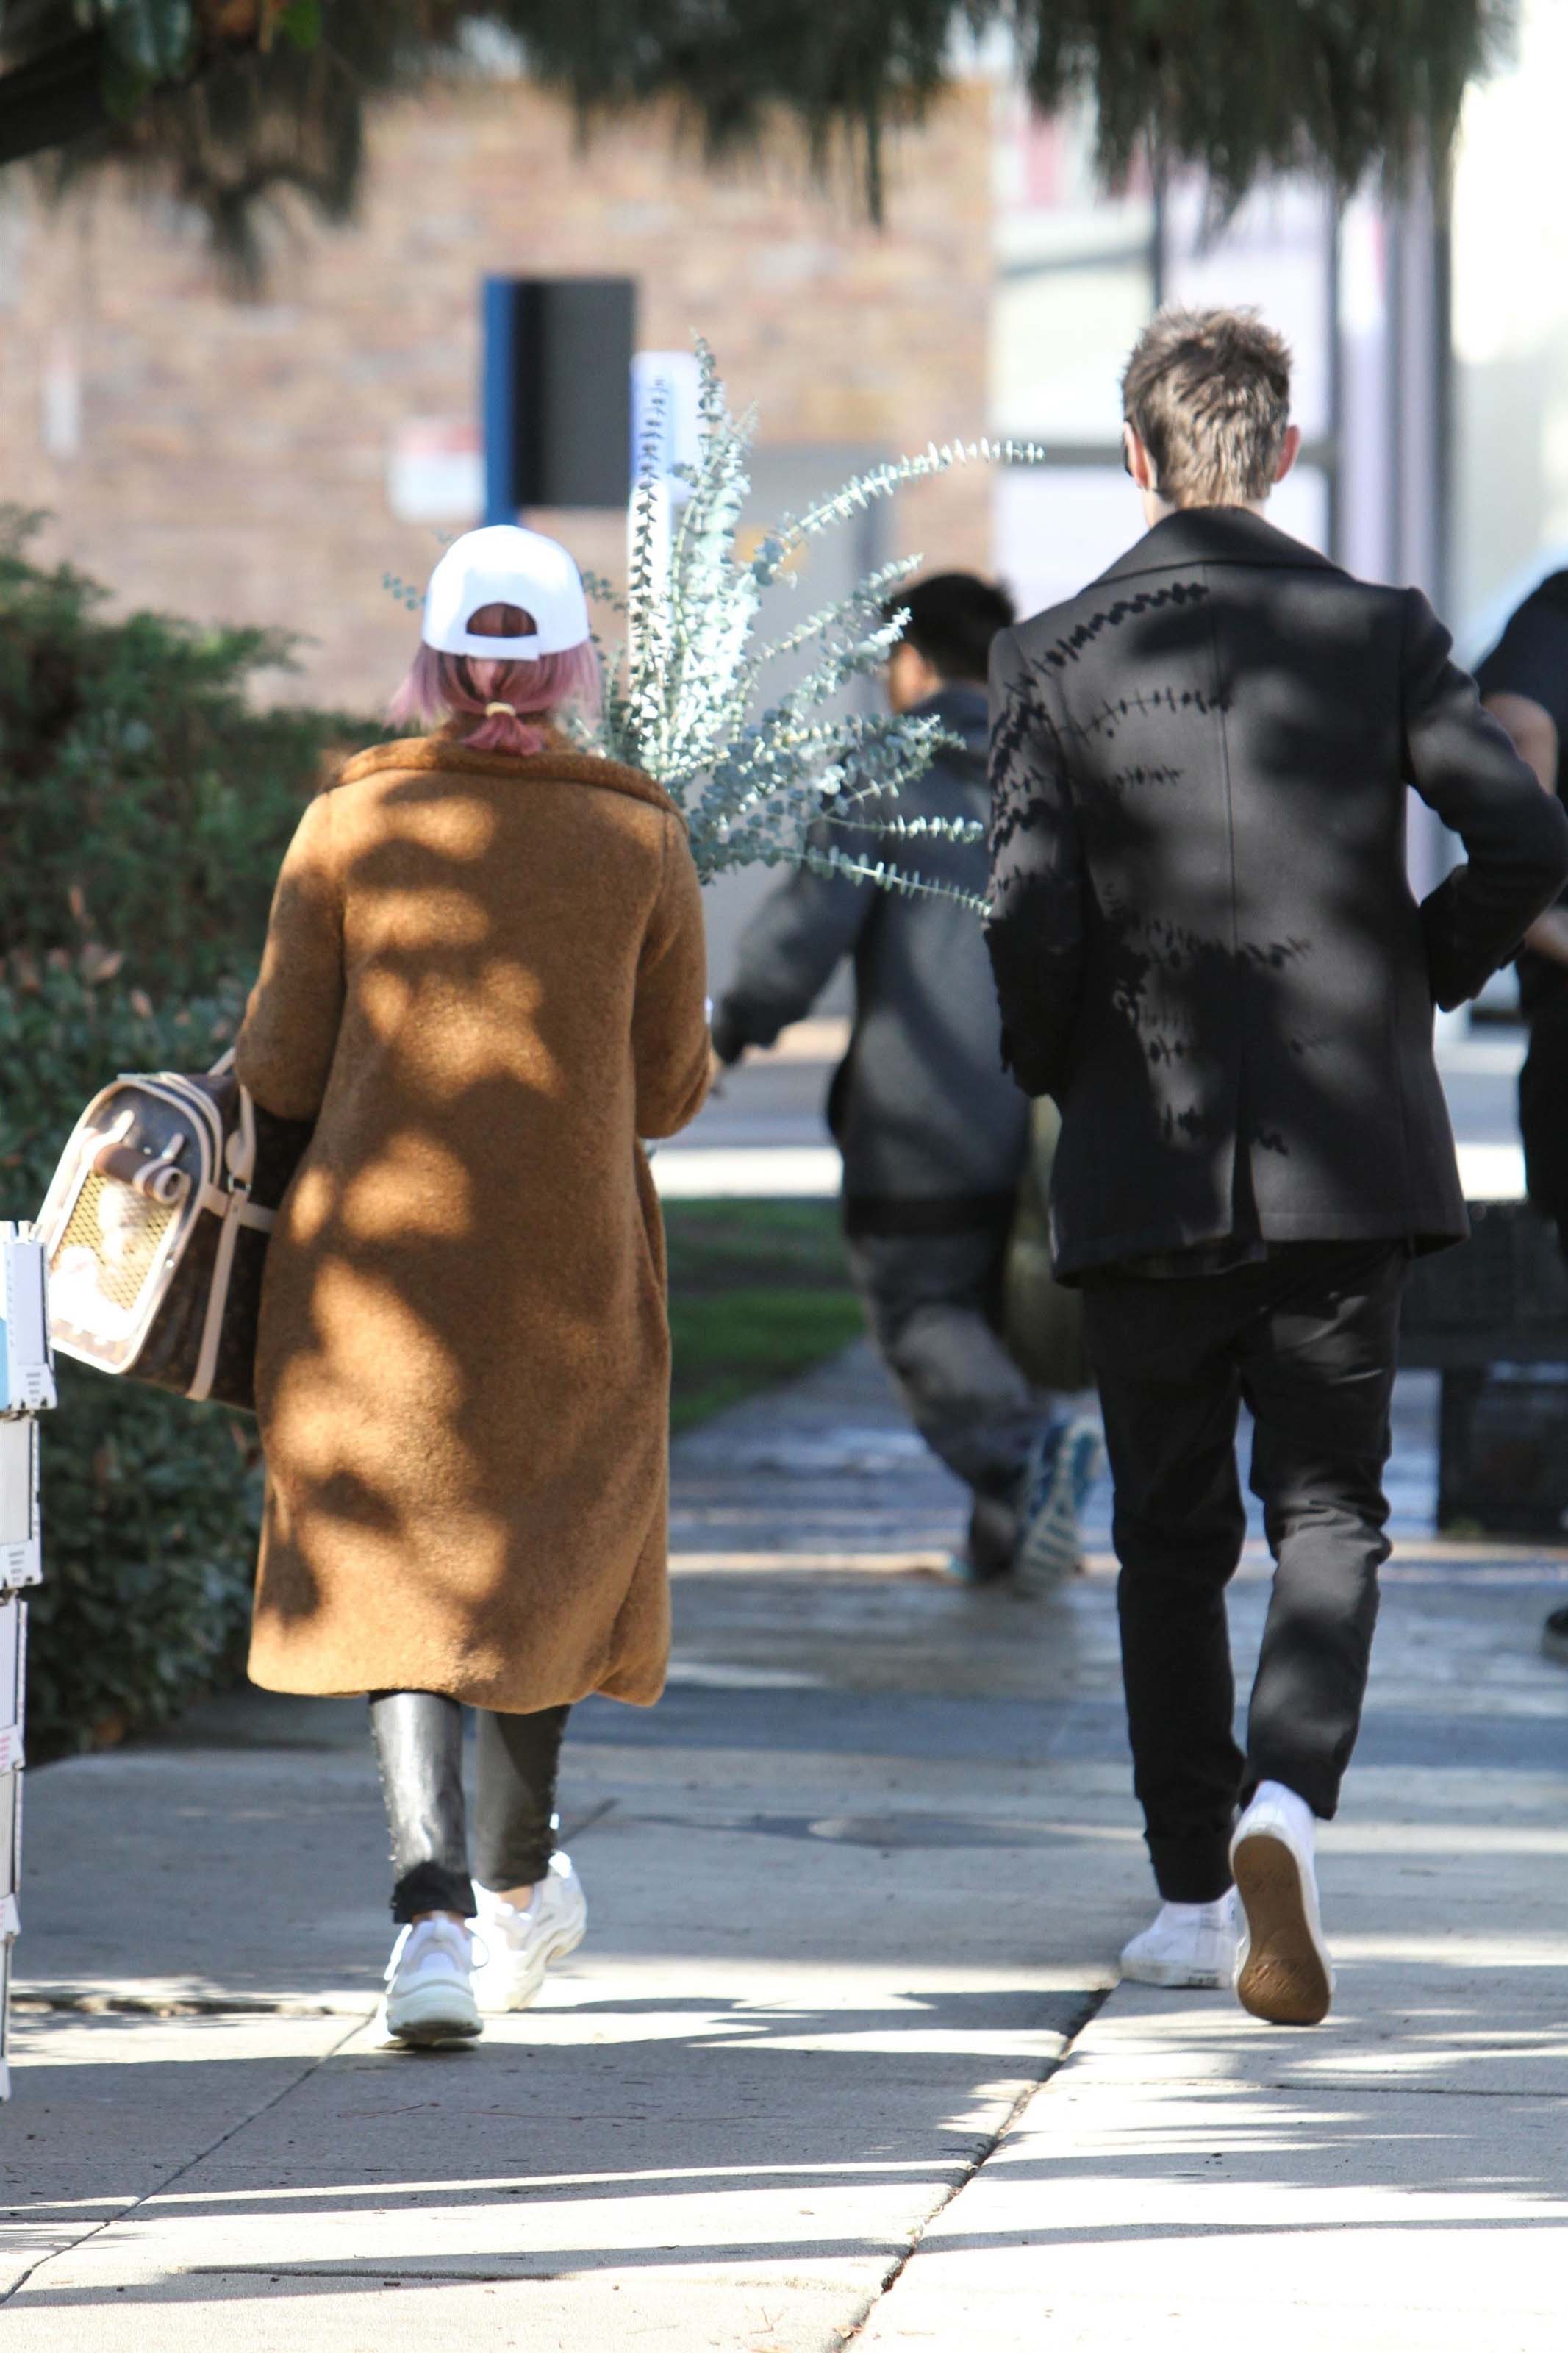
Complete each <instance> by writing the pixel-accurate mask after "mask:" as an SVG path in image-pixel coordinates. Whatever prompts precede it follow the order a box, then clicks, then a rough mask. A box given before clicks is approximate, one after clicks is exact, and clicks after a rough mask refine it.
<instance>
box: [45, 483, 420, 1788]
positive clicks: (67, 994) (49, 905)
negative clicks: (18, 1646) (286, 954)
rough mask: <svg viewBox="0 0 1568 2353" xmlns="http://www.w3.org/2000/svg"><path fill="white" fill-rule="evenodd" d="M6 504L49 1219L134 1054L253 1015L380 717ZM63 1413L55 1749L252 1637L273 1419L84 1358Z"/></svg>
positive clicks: (51, 1749) (49, 1564)
mask: <svg viewBox="0 0 1568 2353" xmlns="http://www.w3.org/2000/svg"><path fill="white" fill-rule="evenodd" d="M34 520H35V519H33V518H28V517H26V516H22V515H19V514H17V513H16V512H15V511H10V512H5V511H0V827H3V828H4V831H5V839H6V845H7V852H8V854H7V856H6V858H5V860H3V861H0V1215H4V1216H7V1217H27V1216H31V1215H32V1214H33V1213H34V1212H35V1211H36V1209H37V1206H38V1204H39V1202H40V1201H41V1200H42V1198H43V1194H44V1190H45V1187H46V1186H47V1181H48V1178H49V1176H51V1174H52V1173H53V1170H54V1166H55V1163H56V1160H57V1158H58V1154H59V1151H60V1148H61V1146H62V1145H63V1144H64V1142H65V1139H66V1137H67V1135H68V1134H69V1132H70V1129H71V1127H72V1126H73V1125H74V1124H75V1122H76V1120H77V1118H78V1116H79V1113H81V1111H82V1110H83V1108H84V1107H85V1105H86V1104H87V1103H88V1102H89V1098H90V1097H91V1096H92V1095H93V1094H94V1093H96V1092H97V1090H98V1089H99V1088H100V1086H102V1085H103V1084H104V1083H105V1082H106V1081H107V1080H109V1079H110V1078H112V1077H113V1076H114V1074H115V1073H116V1072H117V1071H126V1070H149V1069H152V1070H157V1069H176V1070H181V1069H183V1070H201V1069H203V1068H205V1066H206V1065H207V1064H208V1063H210V1062H211V1061H213V1060H215V1059H216V1056H217V1054H218V1053H219V1052H220V1051H221V1050H222V1047H223V1044H224V1042H225V1041H226V1039H228V1038H230V1037H231V1036H232V1035H233V1031H234V1028H235V1025H236V1022H237V1017H238V1012H239V1008H240V1005H241V1003H242V1001H243V990H244V986H245V982H246V979H247V975H248V974H249V972H250V971H251V970H252V969H253V968H254V965H255V964H256V960H257V957H258V954H259V951H260V945H261V941H262V937H263V935H264V933H265V929H266V922H267V909H268V902H269V899H270V895H271V891H272V885H273V881H274V879H275V877H276V874H277V870H278V863H279V859H280V857H281V855H282V852H283V849H284V846H285V844H286V843H287V841H288V839H289V834H290V833H291V832H292V830H293V828H294V825H295V822H296V820H297V818H298V816H299V812H300V808H301V807H302V806H303V804H304V802H305V801H306V800H307V799H308V798H309V797H310V793H311V791H312V789H313V788H314V786H315V785H316V784H317V783H318V782H319V781H320V777H321V771H322V768H323V765H325V764H327V763H330V761H331V758H332V755H333V754H334V753H335V752H337V751H338V750H340V749H347V748H350V747H351V746H353V745H357V744H363V743H364V742H365V741H367V740H368V739H370V738H371V737H373V736H374V733H375V730H374V727H365V726H355V725H354V724H353V723H352V722H351V721H348V720H346V719H343V718H342V717H338V716H334V715H331V714H327V713H322V712H308V711H307V712H300V711H293V712H255V711H252V710H251V709H250V708H249V707H248V704H247V686H248V684H249V682H250V681H251V680H252V679H253V677H254V674H255V672H256V671H257V670H258V669H260V668H261V667H263V666H269V665H272V664H275V663H277V662H278V661H279V660H281V659H286V658H287V654H288V644H287V641H286V640H285V639H282V638H277V637H274V636H270V635H268V633H266V632H264V631H258V630H234V629H213V630H202V629H198V628H195V627H193V626H191V625H189V624H186V623H184V622H179V621H174V620H168V619H164V618H163V617H160V616H158V615H155V614H147V613H137V614H132V615H131V616H129V617H126V618H123V619H118V618H110V617H105V615H104V614H103V611H102V609H101V608H102V605H103V601H104V591H103V590H101V589H100V588H99V587H98V586H96V585H95V584H94V583H93V582H91V581H89V580H88V579H86V578H84V577H83V575H80V574H79V573H77V572H75V571H73V570H71V569H70V568H69V567H68V566H64V565H62V566H58V567H57V568H56V569H54V570H52V571H47V570H44V569H41V568H38V567H36V566H34V565H31V564H30V563H29V562H28V560H27V557H26V540H27V536H28V534H29V532H30V530H31V528H32V524H33V521H34ZM59 1375H60V1407H59V1411H58V1413H57V1414H54V1415H52V1416H50V1417H49V1418H48V1419H47V1421H46V1423H45V1427H44V1432H43V1477H44V1548H45V1582H44V1584H43V1585H42V1586H41V1587H40V1588H38V1589H37V1592H36V1593H35V1594H34V1595H33V1597H32V1608H31V1641H30V1643H29V1666H28V1742H29V1747H30V1749H31V1751H32V1753H33V1754H34V1755H35V1756H47V1755H49V1754H58V1753H59V1752H60V1751H61V1750H63V1749H68V1748H75V1747H84V1746H91V1745H93V1744H94V1743H97V1742H102V1741H105V1740H108V1739H111V1738H114V1737H117V1736H119V1735H120V1734H121V1733H122V1732H124V1731H126V1730H129V1729H132V1728H134V1727H136V1726H138V1725H148V1724H153V1723H157V1722H161V1721H163V1720H165V1719H166V1718H167V1717H169V1716H170V1715H174V1714H175V1713H176V1712H177V1711H178V1709H179V1708H180V1707H181V1706H182V1705H183V1704H184V1703H185V1702H186V1701H188V1700H189V1699H190V1698H192V1697H193V1696H194V1695H195V1694H196V1693H198V1692H199V1691H201V1690H203V1689H205V1688H208V1687H210V1686H211V1685H212V1684H213V1683H216V1682H219V1681H221V1680H223V1679H224V1678H225V1677H226V1676H227V1675H228V1674H229V1673H230V1672H232V1671H233V1670H234V1668H235V1666H236V1664H237V1660H238V1657H239V1655H240V1648H241V1644H242V1641H243V1637H244V1630H245V1625H246V1620H247V1611H248V1605H249V1594H250V1580H251V1570H252V1563H253V1559H254V1552H255V1539H256V1528H257V1521H258V1504H259V1493H260V1472H259V1466H258V1459H257V1453H256V1445H255V1431H254V1426H253V1425H252V1424H250V1423H249V1422H247V1421H242V1420H241V1419H237V1417H236V1416H234V1415H232V1414H229V1413H226V1412H225V1411H224V1410H223V1409H221V1408H219V1407H216V1406H193V1405H189V1404H187V1403H186V1402H185V1401H184V1399H183V1398H172V1397H166V1396H163V1395H162V1394H161V1393H159V1392H158V1391H156V1390H153V1389H150V1388H142V1387H139V1386H138V1385H136V1384H135V1383H132V1382H121V1381H115V1380H110V1379H108V1378H105V1377H103V1376H102V1375H100V1374H97V1373H94V1372H91V1371H89V1370H88V1369H87V1368H86V1367H84V1366H77V1365H73V1364H70V1363H68V1362H67V1361H64V1360H62V1361H61V1364H60V1366H59Z"/></svg>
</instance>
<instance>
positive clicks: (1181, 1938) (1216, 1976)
mask: <svg viewBox="0 0 1568 2353" xmlns="http://www.w3.org/2000/svg"><path fill="white" fill-rule="evenodd" d="M1240 1926H1241V1924H1240V1920H1239V1917H1238V1915H1237V1908H1236V1890H1235V1888H1234V1887H1233V1888H1230V1889H1228V1890H1227V1891H1226V1894H1224V1895H1222V1896H1220V1897H1219V1898H1218V1900H1217V1901H1216V1902H1215V1903H1213V1904H1163V1905H1161V1907H1160V1909H1159V1911H1158V1912H1157V1913H1156V1914H1155V1915H1154V1918H1153V1920H1152V1923H1151V1925H1150V1926H1148V1927H1147V1928H1145V1929H1144V1931H1143V1933H1142V1936H1134V1937H1133V1938H1132V1939H1131V1942H1130V1943H1128V1944H1125V1945H1123V1946H1122V1947H1121V1974H1122V1976H1123V1977H1124V1978H1131V1980H1132V1981H1133V1983H1134V1984H1135V1985H1153V1986H1227V1985H1229V1983H1230V1982H1231V1979H1232V1978H1233V1977H1234V1976H1235V1974H1236V1947H1237V1936H1239V1934H1240Z"/></svg>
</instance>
